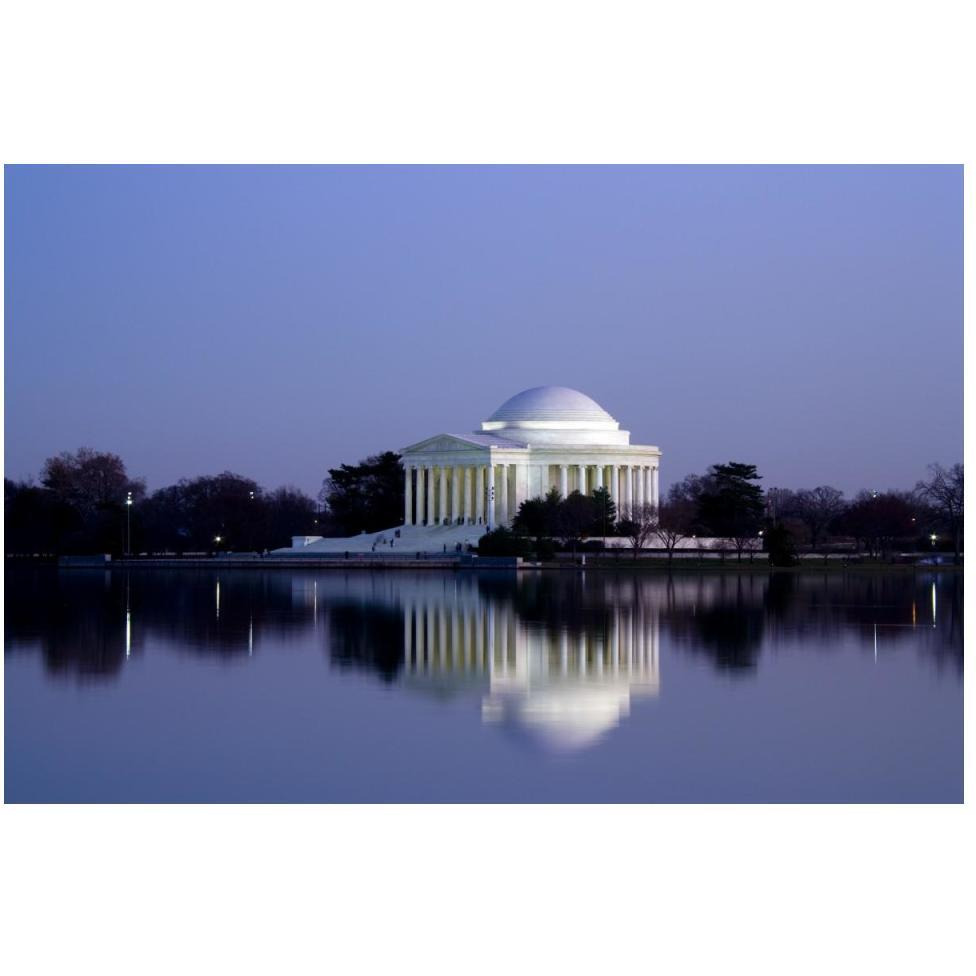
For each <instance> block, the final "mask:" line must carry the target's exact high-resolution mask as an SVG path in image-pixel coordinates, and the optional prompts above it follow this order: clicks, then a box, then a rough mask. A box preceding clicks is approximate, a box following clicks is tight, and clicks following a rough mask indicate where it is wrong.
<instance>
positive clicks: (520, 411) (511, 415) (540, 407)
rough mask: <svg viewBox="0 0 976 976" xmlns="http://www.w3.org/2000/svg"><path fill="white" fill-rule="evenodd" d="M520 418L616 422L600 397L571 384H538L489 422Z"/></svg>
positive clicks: (519, 419) (518, 394)
mask: <svg viewBox="0 0 976 976" xmlns="http://www.w3.org/2000/svg"><path fill="white" fill-rule="evenodd" d="M520 421H534V422H540V421H557V422H575V423H591V422H596V423H600V424H604V423H607V422H609V423H612V424H615V423H616V422H615V421H614V419H613V417H611V416H610V414H608V413H607V412H606V410H604V409H603V407H601V406H600V404H599V403H597V402H596V400H593V399H591V398H590V397H588V396H587V395H586V394H585V393H580V391H579V390H572V389H570V388H569V387H568V386H534V387H532V389H531V390H523V391H522V392H521V393H516V394H515V396H513V397H512V398H511V399H509V400H506V401H505V402H504V403H503V404H502V405H501V406H500V407H499V408H498V409H497V410H496V411H495V412H494V413H493V414H492V415H491V416H490V417H489V418H488V423H492V424H495V423H518V422H520Z"/></svg>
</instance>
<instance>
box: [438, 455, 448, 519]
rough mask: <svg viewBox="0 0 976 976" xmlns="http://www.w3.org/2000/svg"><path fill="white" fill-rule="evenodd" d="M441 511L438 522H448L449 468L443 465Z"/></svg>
mask: <svg viewBox="0 0 976 976" xmlns="http://www.w3.org/2000/svg"><path fill="white" fill-rule="evenodd" d="M440 496H441V497H440V509H439V511H438V512H437V522H438V524H440V523H441V522H446V521H447V468H446V467H445V466H444V465H443V464H442V465H441V491H440Z"/></svg>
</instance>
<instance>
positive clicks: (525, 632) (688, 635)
mask: <svg viewBox="0 0 976 976" xmlns="http://www.w3.org/2000/svg"><path fill="white" fill-rule="evenodd" d="M962 591H963V579H962V574H961V573H954V572H947V573H933V572H926V571H923V570H922V569H921V568H919V569H918V570H917V571H916V572H912V571H910V570H909V571H905V572H894V571H893V572H841V571H836V570H834V571H830V572H824V573H817V572H803V573H782V574H775V575H769V574H766V573H748V572H743V573H723V572H713V573H707V572H703V573H700V574H699V573H695V572H683V573H680V574H675V575H674V576H672V577H668V576H667V575H665V574H658V573H650V572H630V571H623V570H621V571H601V572H583V573H581V572H575V571H565V572H550V573H544V572H539V573H533V572H524V573H521V574H519V575H518V576H516V575H515V574H504V573H499V574H497V575H492V574H487V573H485V574H473V573H469V574H465V573H452V572H440V571H428V572H416V573H414V572H395V571H394V572H383V571H362V570H360V571H351V572H346V573H344V572H340V571H316V570H312V569H307V568H306V569H302V568H296V569H294V570H291V569H284V570H259V569H253V570H245V569H238V570H235V569H217V568H215V569H212V570H211V569H201V570H185V569H183V570H161V569H131V570H125V569H113V570H108V571H106V570H89V569H85V570H82V569H79V570H60V571H59V570H57V569H54V568H39V569H27V568H24V569H21V568H12V569H8V571H7V574H6V609H7V616H6V625H5V627H6V632H5V641H6V655H5V665H4V666H5V677H6V700H5V704H6V728H5V733H6V737H5V759H6V783H5V786H6V798H7V801H8V802H128V801H132V802H249V801H260V802H374V801H378V802H388V801H390V802H425V801H429V802H451V801H457V802H466V801H476V802H519V801H530V802H961V801H962V798H963V770H962V756H963V681H962V679H963V649H962V633H963V627H962V612H963V603H962Z"/></svg>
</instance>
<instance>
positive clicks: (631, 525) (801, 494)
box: [480, 461, 963, 565]
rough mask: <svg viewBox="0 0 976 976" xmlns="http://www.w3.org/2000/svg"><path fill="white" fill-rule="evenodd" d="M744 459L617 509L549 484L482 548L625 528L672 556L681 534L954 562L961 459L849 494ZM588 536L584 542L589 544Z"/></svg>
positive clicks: (513, 549) (534, 547) (577, 539)
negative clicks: (766, 481)
mask: <svg viewBox="0 0 976 976" xmlns="http://www.w3.org/2000/svg"><path fill="white" fill-rule="evenodd" d="M761 480H762V476H761V475H760V474H759V473H758V470H757V468H756V466H755V465H753V464H746V463H743V462H738V461H729V462H727V463H724V464H714V465H712V466H711V467H710V468H709V469H708V470H707V471H706V472H705V474H703V475H695V474H692V475H687V476H686V477H685V478H683V479H682V480H681V481H679V482H677V483H676V484H673V485H672V486H671V488H670V490H669V491H668V493H667V496H666V498H665V499H664V500H663V501H662V502H661V504H660V505H659V506H654V505H652V504H650V503H638V504H634V505H629V506H625V507H624V508H623V510H621V511H619V512H618V510H617V508H616V506H615V505H614V503H613V500H612V499H611V498H610V497H609V495H608V494H607V492H606V489H602V488H601V489H597V490H596V491H594V492H593V493H592V494H590V495H588V496H584V495H581V494H580V493H579V492H573V493H571V494H570V495H569V496H568V497H566V498H562V497H561V495H560V493H559V492H558V490H555V489H553V490H552V491H550V492H549V493H548V494H547V495H546V496H545V497H544V498H543V497H538V498H532V499H528V500H527V501H525V502H523V503H522V505H521V506H520V507H519V510H518V513H517V514H516V516H515V519H514V520H513V524H512V528H511V530H508V529H499V530H496V532H494V533H490V534H489V536H487V537H485V538H484V539H483V540H482V544H481V547H480V551H482V552H484V553H491V554H498V555H502V554H506V555H529V554H531V553H533V552H535V553H536V554H542V555H544V554H546V553H547V552H549V551H550V550H552V549H553V548H554V547H555V544H557V543H558V544H559V545H561V546H562V547H564V548H570V547H572V548H575V547H576V546H578V545H580V544H581V543H582V542H583V540H584V539H585V538H587V537H589V538H590V539H593V538H595V537H601V536H625V537H627V538H628V540H629V542H630V545H631V547H632V549H633V552H634V556H635V558H636V556H637V555H638V554H639V552H640V551H641V550H642V549H645V548H649V547H654V548H658V549H664V550H665V551H666V552H667V554H668V558H669V559H670V558H672V557H673V554H674V551H675V549H676V548H677V547H678V546H679V544H680V543H682V542H683V541H685V540H688V539H693V538H695V537H712V538H716V539H719V540H722V542H723V544H724V547H725V548H728V549H731V550H734V551H735V553H736V556H737V558H738V559H741V558H742V556H743V553H744V552H746V551H749V552H750V553H751V552H752V551H754V549H755V547H756V546H757V544H758V543H760V541H761V544H762V548H763V549H764V550H765V551H766V552H767V553H768V554H769V558H770V559H771V560H772V561H773V562H774V563H777V564H780V565H789V564H791V563H792V562H793V561H794V560H795V556H796V552H797V550H801V549H806V550H808V551H812V552H820V551H827V550H828V549H829V548H830V547H831V546H836V545H837V544H839V543H841V542H843V543H845V544H848V545H849V544H850V542H851V541H853V544H854V548H855V549H856V550H857V551H858V552H865V553H866V554H867V555H869V556H870V557H872V558H886V557H888V556H889V555H890V554H891V553H892V551H893V550H894V549H895V548H896V547H898V546H909V547H912V548H916V549H918V548H924V549H934V548H939V549H940V550H944V549H949V550H951V551H952V552H953V553H954V555H955V559H956V561H957V562H958V561H959V557H960V554H961V548H962V532H963V466H962V465H961V464H954V465H952V466H951V467H949V468H945V467H943V466H942V465H940V464H932V465H930V466H929V469H928V477H927V478H925V479H922V480H920V481H919V482H918V483H917V484H916V485H915V488H914V489H913V490H911V491H903V492H898V491H884V492H878V491H861V492H859V493H858V494H857V495H855V496H854V497H853V498H852V499H846V498H845V497H844V494H843V492H841V491H840V490H838V489H837V488H834V487H832V486H830V485H819V486H817V487H815V488H811V489H803V490H800V491H791V490H788V489H782V488H772V489H770V490H769V491H766V492H764V491H763V489H762V487H761V486H760V484H759V482H760V481H761ZM591 544H592V543H591ZM595 544H596V545H597V546H599V545H600V543H599V542H597V543H595Z"/></svg>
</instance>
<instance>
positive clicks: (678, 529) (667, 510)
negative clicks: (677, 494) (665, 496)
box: [653, 498, 697, 564]
mask: <svg viewBox="0 0 976 976" xmlns="http://www.w3.org/2000/svg"><path fill="white" fill-rule="evenodd" d="M696 511H697V508H696V506H695V503H694V502H693V501H692V500H691V499H690V498H676V499H674V500H673V501H670V500H669V501H666V502H664V504H662V505H661V507H660V508H659V509H658V512H657V520H656V522H655V524H654V528H653V533H654V535H656V536H657V538H658V539H659V540H660V542H661V545H662V546H664V548H665V549H667V551H668V563H669V564H670V563H671V560H672V558H673V557H674V550H675V548H676V547H677V545H678V543H679V542H681V540H682V539H687V538H688V537H689V536H690V535H691V534H692V531H693V529H694V524H695V513H696Z"/></svg>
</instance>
